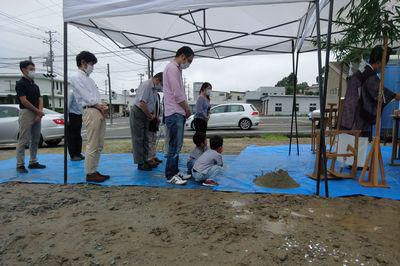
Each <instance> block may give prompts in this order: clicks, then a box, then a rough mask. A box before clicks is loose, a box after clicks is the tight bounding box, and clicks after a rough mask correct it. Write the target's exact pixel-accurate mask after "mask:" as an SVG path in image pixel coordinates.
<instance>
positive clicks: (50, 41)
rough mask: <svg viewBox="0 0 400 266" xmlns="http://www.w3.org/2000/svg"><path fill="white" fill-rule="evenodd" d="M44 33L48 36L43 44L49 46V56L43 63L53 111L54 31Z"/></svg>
mask: <svg viewBox="0 0 400 266" xmlns="http://www.w3.org/2000/svg"><path fill="white" fill-rule="evenodd" d="M46 33H48V34H49V39H48V40H45V41H43V42H44V43H46V44H48V45H49V46H50V52H49V56H48V57H47V58H46V62H45V63H44V65H45V66H46V67H47V72H48V73H49V74H50V82H51V109H53V111H54V110H55V108H56V106H55V101H54V100H55V99H54V98H55V97H54V71H53V62H54V53H53V43H55V42H56V41H55V40H53V33H55V31H46ZM49 68H50V70H49Z"/></svg>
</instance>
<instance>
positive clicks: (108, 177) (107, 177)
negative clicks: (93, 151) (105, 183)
mask: <svg viewBox="0 0 400 266" xmlns="http://www.w3.org/2000/svg"><path fill="white" fill-rule="evenodd" d="M96 173H97V174H98V175H100V176H102V177H104V178H105V179H106V180H108V179H110V176H109V175H103V174H100V173H99V172H97V171H96Z"/></svg>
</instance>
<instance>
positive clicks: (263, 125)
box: [82, 116, 311, 139]
mask: <svg viewBox="0 0 400 266" xmlns="http://www.w3.org/2000/svg"><path fill="white" fill-rule="evenodd" d="M260 119H261V121H260V125H259V126H258V127H253V128H252V129H250V130H240V129H239V128H224V129H209V131H208V133H209V134H218V135H222V136H224V137H228V136H232V137H241V136H260V135H264V134H287V135H289V134H290V125H291V119H292V118H291V117H290V116H269V117H261V118H260ZM297 125H298V132H299V135H301V136H309V135H310V133H311V121H310V120H309V119H308V117H298V123H297ZM161 132H163V131H161ZM294 132H295V128H293V133H294ZM193 133H194V131H193V130H191V129H189V128H186V130H185V136H191V135H193ZM82 135H83V137H84V138H85V137H86V134H85V130H83V132H82ZM130 137H131V132H130V127H129V118H127V117H124V118H116V119H114V120H113V123H112V124H110V121H109V120H107V129H106V139H126V138H130Z"/></svg>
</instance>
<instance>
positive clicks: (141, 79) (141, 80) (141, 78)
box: [138, 73, 144, 84]
mask: <svg viewBox="0 0 400 266" xmlns="http://www.w3.org/2000/svg"><path fill="white" fill-rule="evenodd" d="M138 76H139V77H140V84H142V82H143V77H144V74H143V73H139V74H138Z"/></svg>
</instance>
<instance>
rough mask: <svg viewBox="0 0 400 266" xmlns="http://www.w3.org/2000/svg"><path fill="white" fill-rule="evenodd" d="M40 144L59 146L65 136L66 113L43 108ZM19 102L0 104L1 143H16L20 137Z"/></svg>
mask: <svg viewBox="0 0 400 266" xmlns="http://www.w3.org/2000/svg"><path fill="white" fill-rule="evenodd" d="M43 112H44V113H45V116H44V117H43V118H42V131H41V137H40V143H39V145H40V146H42V145H43V142H45V143H46V144H47V145H49V146H57V145H58V144H59V143H60V142H61V140H62V139H63V138H64V115H63V114H60V113H57V112H54V111H52V110H49V109H46V108H43ZM18 113H19V105H18V104H0V144H15V143H17V139H18V127H19V125H18Z"/></svg>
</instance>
